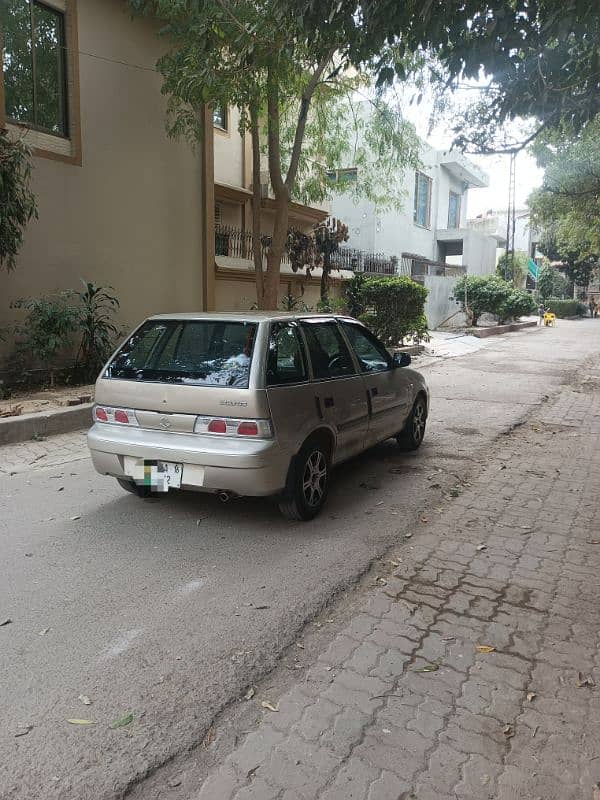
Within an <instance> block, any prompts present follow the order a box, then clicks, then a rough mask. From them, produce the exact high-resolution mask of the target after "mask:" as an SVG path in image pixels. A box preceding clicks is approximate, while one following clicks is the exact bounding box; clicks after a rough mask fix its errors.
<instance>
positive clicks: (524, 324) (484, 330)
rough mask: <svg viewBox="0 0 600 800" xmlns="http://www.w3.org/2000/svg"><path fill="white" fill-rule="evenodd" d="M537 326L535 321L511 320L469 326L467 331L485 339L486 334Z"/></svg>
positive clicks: (496, 334)
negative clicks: (490, 324) (479, 326)
mask: <svg viewBox="0 0 600 800" xmlns="http://www.w3.org/2000/svg"><path fill="white" fill-rule="evenodd" d="M537 327H538V324H537V322H513V323H511V324H510V325H492V326H490V327H489V328H469V329H468V331H467V332H468V333H470V334H472V335H473V336H476V337H477V338H478V339H486V338H487V337H488V336H500V335H501V334H502V333H512V332H514V331H520V330H522V329H523V328H537Z"/></svg>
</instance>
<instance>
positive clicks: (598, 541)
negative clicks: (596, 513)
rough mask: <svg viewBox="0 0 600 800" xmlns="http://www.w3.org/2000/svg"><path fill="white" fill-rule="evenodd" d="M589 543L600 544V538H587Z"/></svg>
mask: <svg viewBox="0 0 600 800" xmlns="http://www.w3.org/2000/svg"><path fill="white" fill-rule="evenodd" d="M586 542H587V544H600V539H586Z"/></svg>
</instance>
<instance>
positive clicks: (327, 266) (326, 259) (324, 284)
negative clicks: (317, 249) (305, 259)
mask: <svg viewBox="0 0 600 800" xmlns="http://www.w3.org/2000/svg"><path fill="white" fill-rule="evenodd" d="M330 271H331V256H330V255H329V253H328V252H327V250H326V251H325V252H324V253H323V271H322V272H321V302H322V303H326V302H327V301H328V300H329V273H330Z"/></svg>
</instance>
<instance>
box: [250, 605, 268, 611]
mask: <svg viewBox="0 0 600 800" xmlns="http://www.w3.org/2000/svg"><path fill="white" fill-rule="evenodd" d="M254 608H256V609H257V611H262V610H264V609H265V608H271V606H254Z"/></svg>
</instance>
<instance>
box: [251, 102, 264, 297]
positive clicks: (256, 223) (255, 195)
mask: <svg viewBox="0 0 600 800" xmlns="http://www.w3.org/2000/svg"><path fill="white" fill-rule="evenodd" d="M250 136H251V138H252V258H253V259H254V272H255V277H256V299H257V302H258V307H259V308H262V307H263V302H264V294H265V282H264V275H263V255H262V241H261V232H260V201H261V197H260V133H259V120H258V105H257V104H254V103H253V104H252V105H251V106H250Z"/></svg>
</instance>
